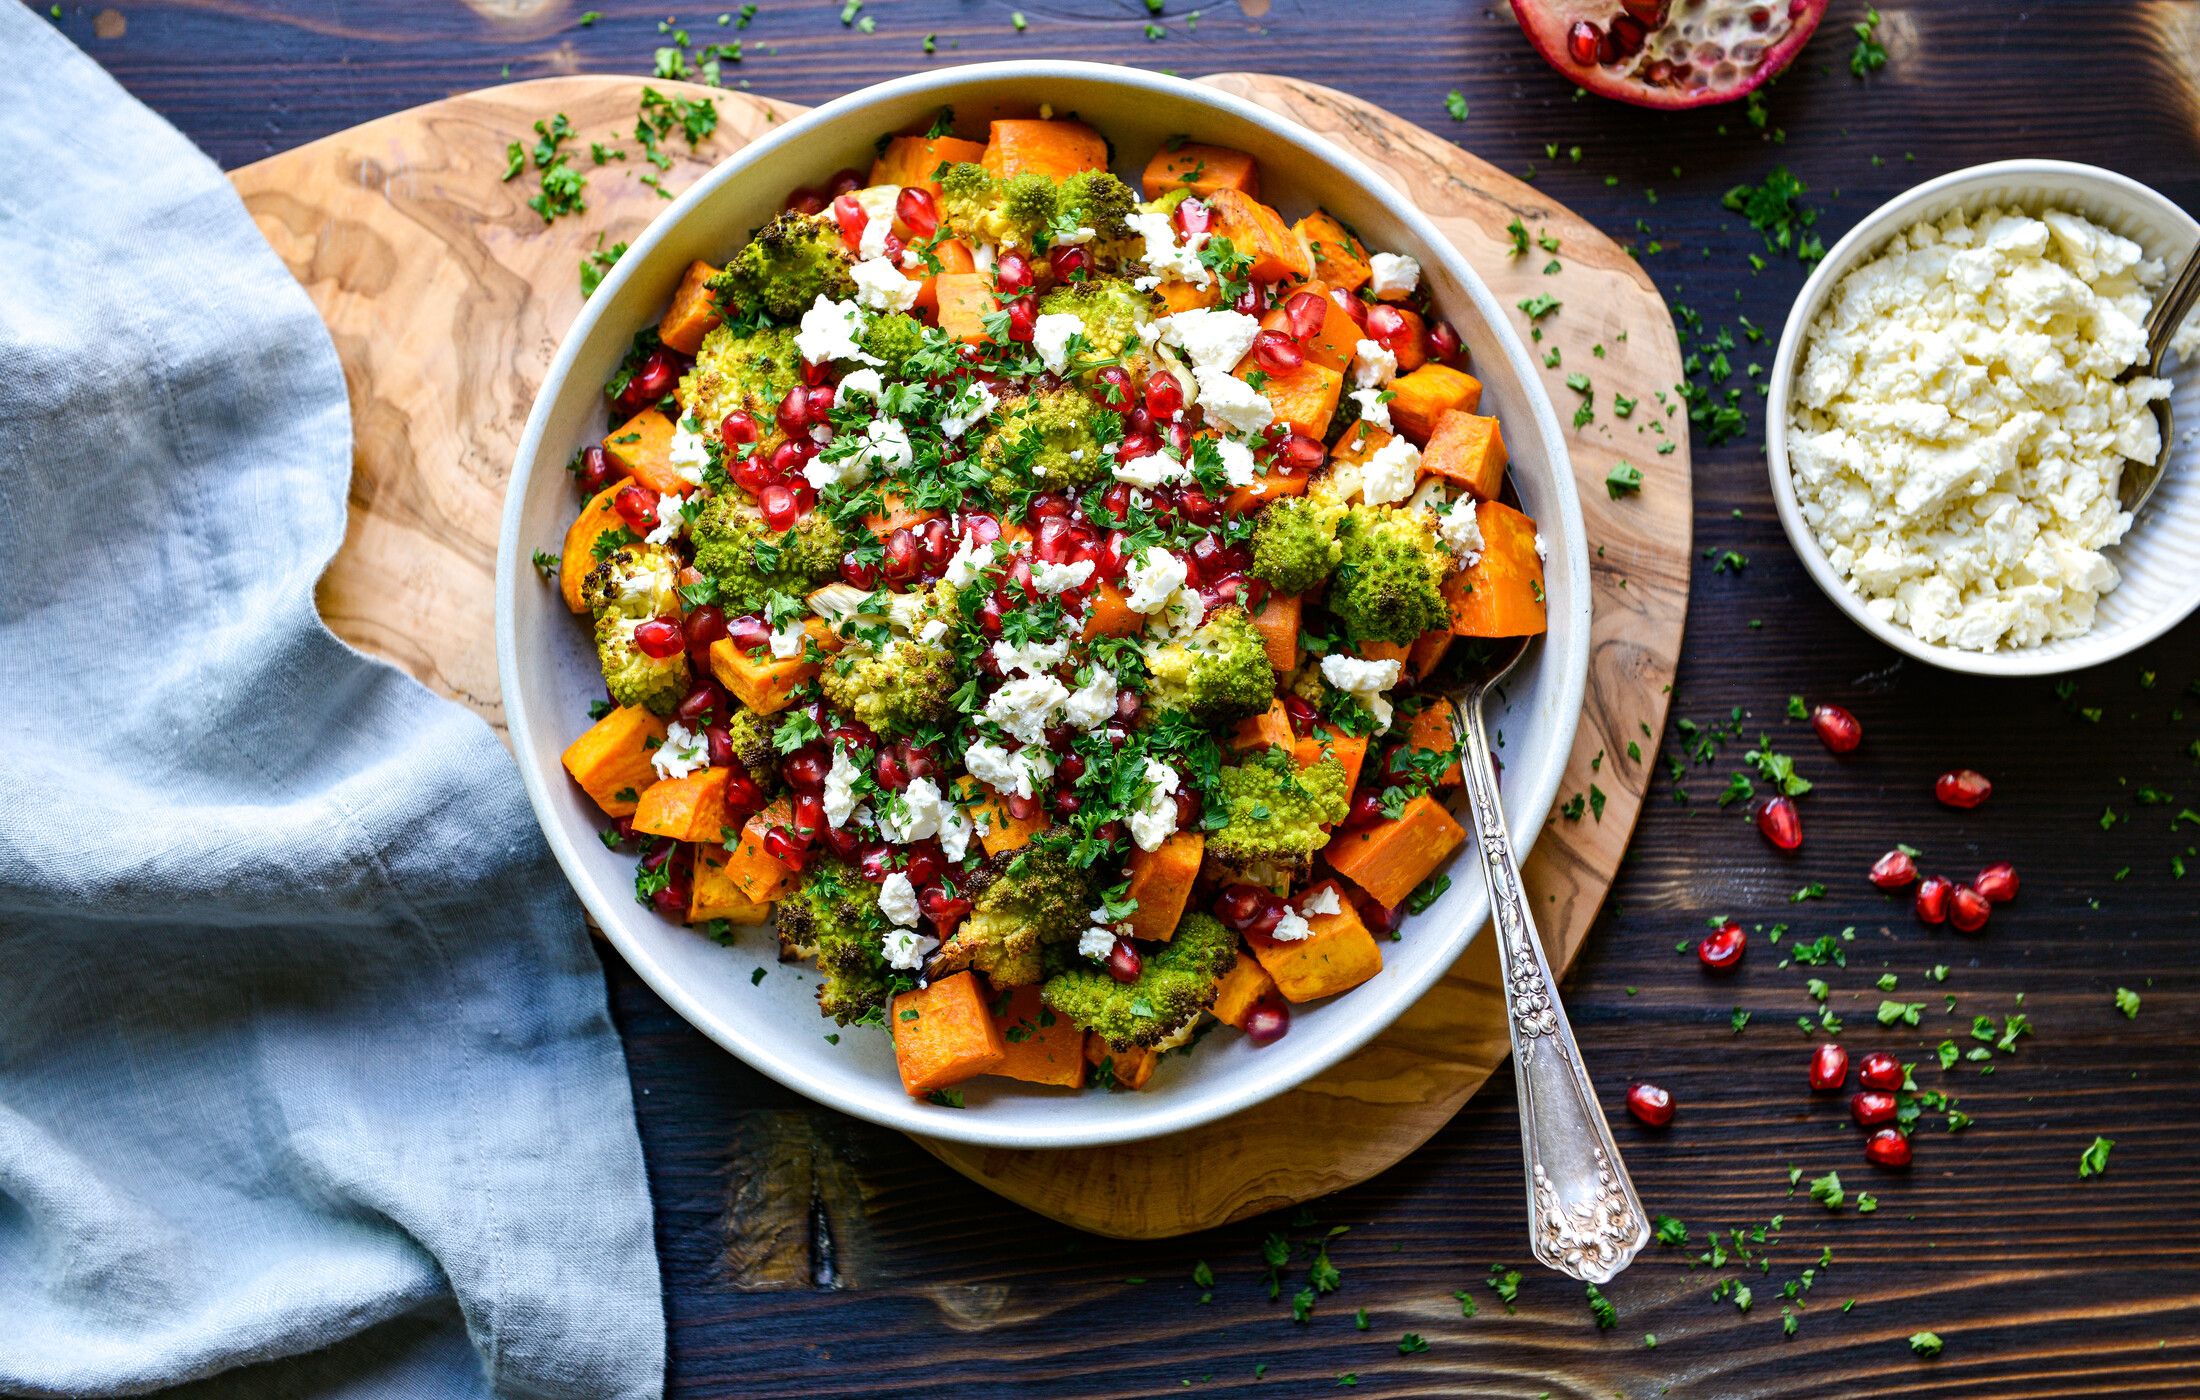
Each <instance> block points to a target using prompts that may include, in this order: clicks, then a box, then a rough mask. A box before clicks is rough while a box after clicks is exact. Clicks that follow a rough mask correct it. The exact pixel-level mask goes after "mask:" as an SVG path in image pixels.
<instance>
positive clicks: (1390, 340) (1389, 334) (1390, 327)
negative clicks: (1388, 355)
mask: <svg viewBox="0 0 2200 1400" xmlns="http://www.w3.org/2000/svg"><path fill="white" fill-rule="evenodd" d="M1408 330H1409V325H1408V322H1407V321H1406V317H1405V313H1404V312H1402V311H1400V310H1399V309H1398V308H1397V307H1395V306H1388V305H1382V304H1377V305H1375V306H1370V307H1369V308H1368V309H1367V333H1368V336H1369V338H1370V339H1373V340H1376V341H1379V342H1381V343H1382V345H1383V346H1384V347H1385V348H1386V349H1388V350H1390V351H1392V352H1393V353H1395V352H1396V351H1397V350H1398V349H1399V348H1400V347H1399V343H1398V342H1399V341H1401V340H1403V339H1404V338H1405V336H1406V334H1407V332H1408Z"/></svg>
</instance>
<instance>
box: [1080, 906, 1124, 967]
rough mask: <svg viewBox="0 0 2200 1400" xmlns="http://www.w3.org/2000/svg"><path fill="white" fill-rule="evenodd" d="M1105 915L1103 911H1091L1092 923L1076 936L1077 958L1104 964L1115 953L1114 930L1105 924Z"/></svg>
mask: <svg viewBox="0 0 2200 1400" xmlns="http://www.w3.org/2000/svg"><path fill="white" fill-rule="evenodd" d="M1106 914H1107V911H1106V910H1105V909H1095V910H1093V911H1092V922H1091V923H1089V924H1087V925H1085V931H1084V932H1083V933H1081V934H1079V935H1077V955H1078V956H1079V957H1084V958H1090V959H1092V960H1093V961H1094V962H1106V961H1107V960H1108V955H1109V954H1111V953H1113V952H1114V951H1115V929H1114V927H1113V926H1112V925H1110V924H1108V923H1107V922H1106V920H1105V915H1106Z"/></svg>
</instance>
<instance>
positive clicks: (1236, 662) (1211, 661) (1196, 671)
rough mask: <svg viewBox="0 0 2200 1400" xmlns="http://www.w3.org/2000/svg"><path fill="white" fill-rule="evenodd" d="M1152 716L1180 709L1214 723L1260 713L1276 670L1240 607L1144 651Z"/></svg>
mask: <svg viewBox="0 0 2200 1400" xmlns="http://www.w3.org/2000/svg"><path fill="white" fill-rule="evenodd" d="M1146 670H1147V673H1148V676H1149V677H1150V679H1151V682H1152V688H1151V689H1150V690H1149V691H1148V693H1147V697H1146V698H1147V700H1148V702H1149V703H1150V705H1151V707H1152V709H1153V711H1154V712H1155V713H1156V714H1162V713H1166V712H1168V711H1171V710H1181V711H1184V712H1185V713H1187V714H1189V715H1190V716H1191V717H1192V718H1193V719H1194V720H1197V721H1198V722H1199V723H1201V724H1203V725H1207V726H1209V727H1212V726H1214V725H1218V724H1226V723H1228V722H1229V721H1231V720H1235V719H1242V718H1244V717H1245V716H1246V715H1254V714H1259V713H1260V712H1261V711H1263V710H1265V709H1267V708H1268V702H1269V701H1270V700H1271V699H1273V698H1274V696H1275V692H1276V673H1275V670H1274V668H1273V667H1272V666H1270V665H1269V662H1268V648H1267V646H1266V645H1265V644H1264V643H1263V642H1262V641H1261V637H1260V631H1259V629H1258V628H1256V627H1254V626H1253V624H1252V621H1251V620H1250V619H1248V618H1247V617H1246V615H1245V610H1244V609H1243V608H1239V607H1227V608H1223V609H1221V610H1220V611H1218V612H1217V613H1215V614H1214V616H1212V617H1210V618H1208V619H1207V620H1206V621H1205V622H1203V623H1201V624H1200V625H1199V627H1198V628H1197V629H1196V630H1194V631H1193V632H1192V634H1191V635H1190V636H1189V637H1184V638H1181V639H1179V640H1176V641H1171V642H1164V643H1162V644H1160V645H1158V646H1153V647H1151V648H1150V649H1149V650H1148V651H1147V652H1146Z"/></svg>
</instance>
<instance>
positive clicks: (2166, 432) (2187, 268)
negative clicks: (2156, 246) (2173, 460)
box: [2116, 244, 2200, 519]
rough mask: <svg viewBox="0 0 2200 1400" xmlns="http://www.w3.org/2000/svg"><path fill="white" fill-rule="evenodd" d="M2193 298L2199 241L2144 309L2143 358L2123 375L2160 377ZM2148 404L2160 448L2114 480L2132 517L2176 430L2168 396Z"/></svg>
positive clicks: (2199, 274) (2198, 281)
mask: <svg viewBox="0 0 2200 1400" xmlns="http://www.w3.org/2000/svg"><path fill="white" fill-rule="evenodd" d="M2196 301H2200V244H2196V245H2194V247H2193V250H2192V251H2191V252H2190V253H2188V254H2186V255H2185V264H2184V266H2183V267H2180V268H2178V269H2177V275H2176V276H2175V277H2172V278H2171V279H2170V283H2169V287H2168V288H2167V290H2165V291H2164V292H2163V293H2162V298H2161V300H2159V301H2157V302H2155V303H2154V309H2153V310H2151V311H2150V312H2148V313H2147V320H2146V337H2147V355H2146V359H2144V360H2142V361H2141V362H2139V363H2138V364H2136V365H2134V366H2132V367H2131V369H2130V370H2129V371H2127V372H2126V373H2125V375H2124V377H2125V378H2126V379H2130V378H2134V377H2137V376H2139V375H2145V376H2147V377H2149V378H2160V377H2161V373H2162V359H2163V357H2164V356H2166V355H2168V354H2169V343H2170V341H2171V339H2172V338H2174V337H2175V336H2176V334H2177V331H2178V328H2179V327H2181V326H2183V325H2184V324H2185V317H2186V316H2188V315H2190V314H2191V313H2192V308H2193V304H2194V303H2195V302H2196ZM2150 407H2151V408H2152V409H2153V410H2154V417H2155V420H2156V422H2157V423H2159V425H2160V428H2161V437H2162V447H2161V450H2160V451H2158V452H2156V453H2155V454H2154V460H2153V461H2151V462H2127V463H2126V464H2125V466H2124V473H2123V475H2122V476H2121V477H2119V478H2118V479H2117V482H2116V504H2117V505H2119V506H2121V507H2122V508H2123V509H2125V510H2128V511H2130V512H2131V514H2132V517H2133V519H2137V518H2138V515H2139V512H2140V511H2141V510H2143V509H2145V508H2146V503H2147V498H2148V497H2149V496H2152V495H2153V494H2154V488H2155V487H2157V486H2160V485H2161V484H2162V472H2163V469H2164V468H2166V467H2167V466H2168V465H2169V454H2170V449H2171V447H2172V446H2173V445H2174V443H2175V437H2174V434H2175V433H2176V431H2177V425H2176V422H2175V420H2174V419H2173V418H2172V416H2171V414H2170V407H2169V400H2168V399H2156V400H2155V401H2154V402H2153V404H2151V405H2150Z"/></svg>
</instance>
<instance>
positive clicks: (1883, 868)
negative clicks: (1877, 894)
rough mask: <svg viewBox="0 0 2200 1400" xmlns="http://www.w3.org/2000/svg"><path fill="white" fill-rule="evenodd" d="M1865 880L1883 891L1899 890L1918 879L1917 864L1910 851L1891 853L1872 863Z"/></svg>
mask: <svg viewBox="0 0 2200 1400" xmlns="http://www.w3.org/2000/svg"><path fill="white" fill-rule="evenodd" d="M1865 878H1866V879H1868V880H1870V881H1871V882H1872V883H1873V884H1875V885H1877V886H1879V888H1881V889H1883V890H1899V889H1901V888H1902V887H1903V886H1904V885H1907V884H1909V883H1910V882H1911V881H1912V880H1915V879H1916V878H1917V862H1916V861H1914V860H1912V859H1910V853H1909V852H1908V851H1889V852H1887V853H1886V854H1885V855H1883V856H1881V857H1880V858H1879V859H1878V860H1876V861H1873V862H1872V868H1871V873H1870V874H1869V875H1867V876H1866V877H1865Z"/></svg>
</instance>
